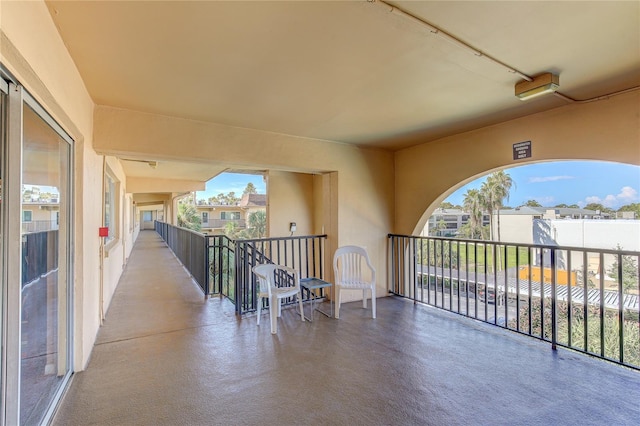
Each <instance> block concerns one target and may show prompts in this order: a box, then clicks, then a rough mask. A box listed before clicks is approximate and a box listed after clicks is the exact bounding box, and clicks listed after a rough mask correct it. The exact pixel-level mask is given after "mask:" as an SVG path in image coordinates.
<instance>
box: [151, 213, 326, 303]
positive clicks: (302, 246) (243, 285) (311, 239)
mask: <svg viewBox="0 0 640 426" xmlns="http://www.w3.org/2000/svg"><path fill="white" fill-rule="evenodd" d="M155 229H156V232H158V234H160V236H161V237H162V238H163V239H164V240H165V242H166V243H167V245H168V246H169V248H170V249H171V250H172V251H173V252H174V254H175V255H176V257H177V258H178V259H179V260H180V262H182V264H183V265H184V266H185V268H186V269H187V270H188V271H189V273H190V274H191V275H192V277H193V279H194V281H196V282H197V283H198V285H199V286H200V288H201V289H202V291H203V293H204V295H205V298H206V297H209V296H211V295H214V294H219V295H220V297H226V298H228V299H229V300H230V301H232V302H233V303H234V304H235V306H236V313H237V314H238V315H243V314H246V313H248V312H253V311H255V310H256V309H257V305H256V303H257V283H256V279H255V276H254V274H253V273H252V268H253V266H255V265H257V264H260V263H276V264H278V265H284V266H289V267H291V268H294V269H297V270H298V271H299V272H300V277H301V278H311V277H316V278H320V279H322V278H323V277H324V251H325V250H324V241H325V240H326V238H327V236H326V234H325V235H308V236H295V237H293V236H289V237H270V238H256V239H246V240H233V239H230V238H228V237H227V236H226V235H204V234H201V233H199V232H196V231H192V230H189V229H186V228H179V227H176V226H173V225H169V224H167V223H164V222H158V221H156V222H155ZM309 296H310V295H309V294H307V295H306V298H308V297H309ZM285 303H286V301H285Z"/></svg>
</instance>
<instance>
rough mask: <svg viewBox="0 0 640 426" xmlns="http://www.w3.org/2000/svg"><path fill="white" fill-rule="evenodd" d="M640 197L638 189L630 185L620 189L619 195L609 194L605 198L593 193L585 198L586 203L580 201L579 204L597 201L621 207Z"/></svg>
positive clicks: (613, 206) (607, 205)
mask: <svg viewBox="0 0 640 426" xmlns="http://www.w3.org/2000/svg"><path fill="white" fill-rule="evenodd" d="M639 199H640V198H639V197H638V191H636V190H635V189H633V188H632V187H630V186H624V187H622V188H621V189H620V193H619V194H617V195H613V194H608V195H607V196H605V197H604V198H600V197H598V196H597V195H592V196H590V197H586V198H585V201H586V203H578V205H580V206H582V204H584V205H586V204H591V203H597V204H602V205H603V206H605V207H609V208H619V207H621V206H624V205H626V204H631V203H635V202H637V201H638V200H639Z"/></svg>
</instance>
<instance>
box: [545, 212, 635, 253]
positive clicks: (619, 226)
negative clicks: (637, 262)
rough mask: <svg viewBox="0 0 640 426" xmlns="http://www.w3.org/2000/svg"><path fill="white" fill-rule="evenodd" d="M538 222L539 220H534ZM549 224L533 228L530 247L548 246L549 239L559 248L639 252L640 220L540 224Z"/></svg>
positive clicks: (562, 220) (585, 220)
mask: <svg viewBox="0 0 640 426" xmlns="http://www.w3.org/2000/svg"><path fill="white" fill-rule="evenodd" d="M536 222H541V220H534V224H535V223H536ZM542 222H546V223H547V224H548V229H547V231H546V232H548V235H544V233H545V231H544V228H545V227H544V226H535V225H534V227H533V229H534V235H533V243H534V244H549V242H548V241H549V239H550V240H552V241H553V242H555V244H558V245H560V246H569V247H589V248H598V249H605V250H611V249H615V248H617V246H618V245H619V246H620V247H622V249H623V250H631V251H640V220H588V219H581V220H570V219H553V220H547V221H542Z"/></svg>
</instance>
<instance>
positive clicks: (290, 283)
mask: <svg viewBox="0 0 640 426" xmlns="http://www.w3.org/2000/svg"><path fill="white" fill-rule="evenodd" d="M253 273H254V274H256V277H257V278H258V325H260V316H261V314H262V299H263V298H266V299H268V300H269V316H270V318H271V334H276V333H277V332H278V322H277V317H279V316H280V315H281V314H282V309H281V305H280V302H281V300H282V299H284V298H287V297H292V296H294V297H296V298H297V299H298V304H299V305H300V318H301V319H302V321H304V311H303V310H302V292H301V290H300V273H299V272H298V271H296V270H295V269H292V268H289V267H287V266H282V265H273V264H267V265H256V266H254V267H253Z"/></svg>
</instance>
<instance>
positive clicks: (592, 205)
mask: <svg viewBox="0 0 640 426" xmlns="http://www.w3.org/2000/svg"><path fill="white" fill-rule="evenodd" d="M584 208H585V209H587V210H594V211H598V210H599V211H600V212H602V213H613V210H611V209H609V208H607V207H605V206H603V205H602V204H600V203H589V204H587V205H586V206H584Z"/></svg>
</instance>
